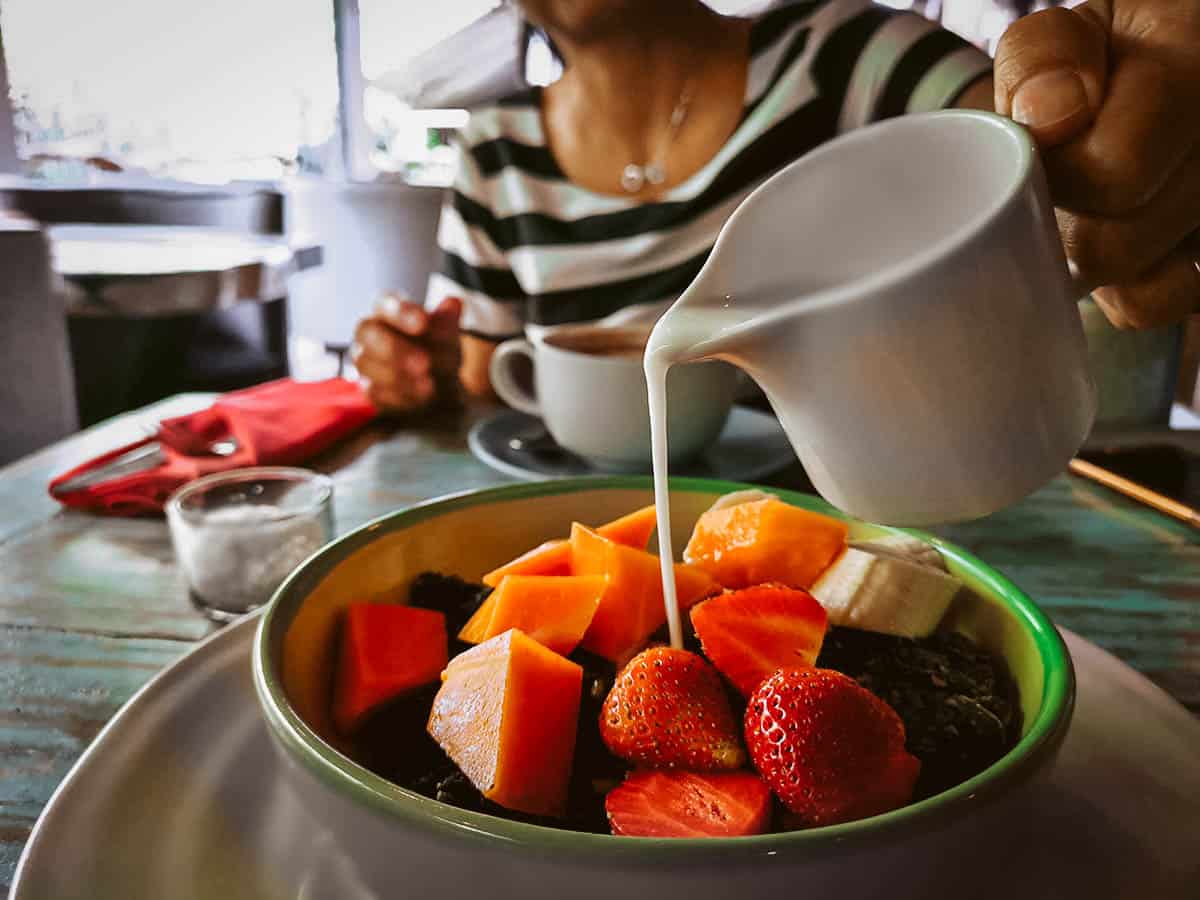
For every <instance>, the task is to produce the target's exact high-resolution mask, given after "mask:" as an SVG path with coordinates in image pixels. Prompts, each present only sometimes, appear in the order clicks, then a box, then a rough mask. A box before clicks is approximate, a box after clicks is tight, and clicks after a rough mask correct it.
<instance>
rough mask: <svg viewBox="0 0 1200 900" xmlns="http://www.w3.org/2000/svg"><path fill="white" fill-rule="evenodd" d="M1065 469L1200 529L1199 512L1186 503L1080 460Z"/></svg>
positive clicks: (1072, 462)
mask: <svg viewBox="0 0 1200 900" xmlns="http://www.w3.org/2000/svg"><path fill="white" fill-rule="evenodd" d="M1067 468H1068V469H1070V470H1071V473H1072V474H1074V475H1078V476H1080V477H1081V478H1089V479H1091V480H1092V481H1095V482H1098V483H1099V484H1102V485H1104V486H1105V487H1106V488H1109V489H1110V490H1114V491H1116V492H1117V493H1118V494H1124V495H1125V496H1126V497H1129V498H1131V499H1133V500H1137V501H1138V502H1139V503H1144V504H1146V505H1147V506H1149V507H1152V508H1154V509H1157V510H1158V511H1159V512H1160V513H1165V514H1166V515H1168V516H1171V517H1172V518H1175V519H1179V521H1181V522H1187V523H1188V524H1189V525H1191V526H1192V527H1193V528H1200V510H1195V509H1192V507H1190V506H1188V505H1187V504H1186V503H1180V502H1179V501H1178V500H1172V499H1171V498H1170V497H1164V496H1163V495H1162V494H1160V493H1158V492H1157V491H1152V490H1150V488H1148V487H1143V486H1142V485H1140V484H1138V483H1137V482H1135V481H1130V480H1129V479H1128V478H1122V477H1121V476H1120V475H1118V474H1116V473H1115V472H1110V471H1108V469H1102V468H1100V466H1097V465H1093V464H1092V463H1090V462H1087V461H1085V460H1082V459H1073V460H1071V461H1070V462H1069V463H1068V464H1067Z"/></svg>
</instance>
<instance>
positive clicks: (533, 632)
mask: <svg viewBox="0 0 1200 900" xmlns="http://www.w3.org/2000/svg"><path fill="white" fill-rule="evenodd" d="M604 585H605V581H604V578H603V577H601V576H598V575H505V576H504V578H502V579H501V580H500V586H499V587H497V588H496V589H495V590H494V591H492V593H491V595H489V596H488V598H487V600H486V601H485V602H484V605H483V606H481V607H480V608H479V611H478V612H476V613H475V615H474V616H472V617H471V620H470V621H469V622H467V624H466V627H464V628H463V630H462V631H460V632H459V634H458V637H459V639H460V640H463V641H466V642H467V643H470V644H481V643H483V642H484V641H486V640H487V639H488V638H493V637H495V636H496V635H498V634H503V633H504V632H506V631H508V630H509V629H510V628H519V629H521V631H523V632H525V634H527V635H529V637H531V638H533V639H534V640H535V641H537V642H538V643H539V644H541V645H543V646H545V647H549V648H550V649H551V650H553V651H554V652H555V653H561V654H562V655H563V656H566V655H567V654H568V653H570V652H571V651H572V650H574V649H575V648H576V647H577V646H579V642H580V641H581V640H582V639H583V635H584V632H586V631H587V629H588V626H589V625H590V624H591V623H592V617H593V616H595V615H596V608H597V607H598V606H599V605H600V596H601V594H603V593H604ZM477 619H478V620H480V621H479V622H478V623H477V622H476V620H477Z"/></svg>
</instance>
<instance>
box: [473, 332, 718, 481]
mask: <svg viewBox="0 0 1200 900" xmlns="http://www.w3.org/2000/svg"><path fill="white" fill-rule="evenodd" d="M648 335H649V329H648V328H646V327H619V328H605V327H597V326H595V325H566V326H559V327H554V328H547V329H538V330H537V331H534V332H531V333H530V336H529V339H527V340H526V339H522V338H518V339H515V340H510V341H505V342H504V343H503V344H501V345H500V346H499V347H497V348H496V352H495V353H494V354H493V356H492V362H491V379H492V386H493V387H494V388H495V390H496V393H497V394H499V395H500V398H501V399H502V400H504V401H505V402H506V403H507V404H508V405H509V406H512V407H513V408H515V409H519V410H521V411H522V412H525V413H529V414H530V415H534V416H538V417H539V418H540V419H542V420H543V421H544V422H545V424H546V429H547V430H548V431H549V432H550V434H551V436H552V437H553V438H554V440H555V441H557V442H558V443H559V444H560V445H561V446H563V447H565V448H566V449H568V450H570V451H572V452H573V453H576V454H578V455H579V456H582V457H584V458H585V459H587V460H588V461H589V462H591V463H592V464H593V465H595V466H596V467H598V468H601V469H606V470H611V471H636V472H645V471H649V469H650V412H649V409H648V407H647V402H646V376H645V373H644V372H643V370H642V352H643V348H644V347H645V344H646V338H647V336H648ZM520 358H528V359H529V360H530V362H531V363H532V364H533V372H534V379H533V380H534V393H530V392H529V390H528V389H527V388H526V387H524V386H523V385H522V384H521V382H520V380H519V379H518V378H517V377H516V373H515V368H516V363H517V362H518V360H519V359H520ZM737 378H738V374H737V370H736V369H734V368H732V367H731V366H729V365H727V364H725V363H721V362H715V361H714V362H701V363H695V364H690V365H684V366H677V367H676V368H675V369H673V370H672V371H671V377H670V379H669V381H668V385H667V392H668V396H669V400H670V404H671V421H670V441H671V461H672V462H684V461H686V460H688V459H691V458H693V457H695V456H696V455H698V454H699V453H700V452H701V451H702V450H703V449H704V448H705V447H707V446H708V445H709V444H711V443H712V442H713V441H715V440H716V439H717V436H718V435H719V434H720V433H721V429H722V427H724V425H725V420H726V418H727V417H728V416H729V410H730V407H731V406H732V404H733V395H734V390H735V388H736V386H737Z"/></svg>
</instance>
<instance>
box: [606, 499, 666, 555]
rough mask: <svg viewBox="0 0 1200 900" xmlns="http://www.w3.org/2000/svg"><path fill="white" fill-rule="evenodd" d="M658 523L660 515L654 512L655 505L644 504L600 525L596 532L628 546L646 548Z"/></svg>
mask: <svg viewBox="0 0 1200 900" xmlns="http://www.w3.org/2000/svg"><path fill="white" fill-rule="evenodd" d="M657 525H658V517H657V515H656V514H655V512H654V507H653V506H643V507H642V508H641V509H638V510H634V511H633V512H631V513H629V514H628V515H625V516H621V518H619V519H613V520H612V521H611V522H608V523H606V524H604V525H601V526H599V527H598V528H597V529H596V533H597V534H600V535H602V536H603V537H606V538H608V539H609V540H610V541H616V542H617V543H618V544H624V545H625V546H626V547H636V548H637V549H639V550H645V549H646V545H647V544H648V543H650V535H652V534H654V529H655V527H656V526H657Z"/></svg>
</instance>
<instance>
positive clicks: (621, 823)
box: [604, 771, 771, 838]
mask: <svg viewBox="0 0 1200 900" xmlns="http://www.w3.org/2000/svg"><path fill="white" fill-rule="evenodd" d="M604 808H605V810H606V811H607V812H608V823H609V825H610V826H611V827H612V833H613V834H623V835H626V836H629V837H679V838H702V837H738V836H740V835H744V834H762V833H763V832H765V831H766V830H767V829H768V828H769V827H770V824H771V791H770V789H769V788H768V787H767V786H766V785H765V784H763V783H762V781H761V779H759V778H758V776H757V775H754V774H753V773H750V772H720V773H717V772H680V771H673V772H634V773H633V774H632V775H630V776H629V777H628V778H626V779H625V783H624V784H622V785H621V786H620V787H617V788H614V789H613V790H611V791H609V793H608V796H607V797H606V798H605V799H604Z"/></svg>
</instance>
